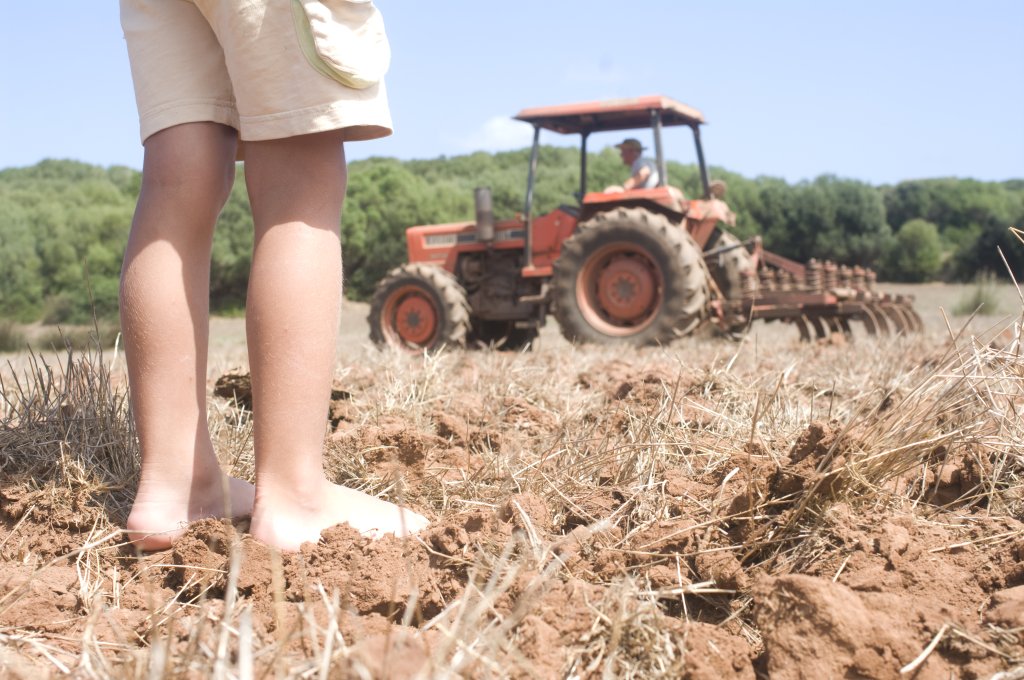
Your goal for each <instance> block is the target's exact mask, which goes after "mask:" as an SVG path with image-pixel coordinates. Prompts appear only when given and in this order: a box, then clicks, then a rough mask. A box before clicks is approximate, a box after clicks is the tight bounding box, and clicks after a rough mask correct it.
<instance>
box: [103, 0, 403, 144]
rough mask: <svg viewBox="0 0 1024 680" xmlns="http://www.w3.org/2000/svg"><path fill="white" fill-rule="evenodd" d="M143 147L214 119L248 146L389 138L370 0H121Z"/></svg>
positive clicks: (381, 57) (378, 33) (383, 64)
mask: <svg viewBox="0 0 1024 680" xmlns="http://www.w3.org/2000/svg"><path fill="white" fill-rule="evenodd" d="M121 26H122V28H123V29H124V36H125V40H126V41H127V43H128V56H129V59H130V61H131V68H132V80H133V81H134V83H135V99H136V102H137V103H138V107H139V122H140V128H141V131H140V132H141V136H142V140H143V141H145V140H146V138H147V137H149V136H150V135H152V134H153V133H155V132H159V131H160V130H164V129H166V128H169V127H171V126H173V125H180V124H182V123H193V122H199V121H212V122H215V123H222V124H224V125H229V126H231V127H233V128H235V129H236V130H238V132H239V137H240V138H241V139H242V140H248V141H261V140H268V139H281V138H284V137H294V136H296V135H304V134H309V133H313V132H324V131H327V130H338V129H344V130H345V132H346V134H345V139H346V140H350V141H354V140H362V139H374V138H377V137H384V136H387V135H389V134H391V114H390V111H389V110H388V102H387V94H386V92H385V89H384V81H383V76H384V72H385V71H386V70H387V67H388V62H389V60H390V50H389V47H388V42H387V36H386V35H385V33H384V25H383V21H382V20H381V18H380V13H379V12H378V11H377V8H376V7H375V6H374V5H373V2H372V1H371V0H322V1H318V0H121Z"/></svg>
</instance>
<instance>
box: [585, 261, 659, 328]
mask: <svg viewBox="0 0 1024 680" xmlns="http://www.w3.org/2000/svg"><path fill="white" fill-rule="evenodd" d="M656 283H657V282H656V279H655V276H654V273H653V272H652V271H651V270H650V268H649V267H648V266H646V265H645V264H644V263H643V262H640V261H638V260H637V258H633V257H627V256H621V257H617V258H615V259H613V260H612V261H611V262H609V263H608V265H607V266H606V267H605V268H604V270H603V271H602V272H601V275H600V277H599V278H598V282H597V297H598V300H599V301H600V303H601V307H603V308H604V310H605V312H606V313H607V314H608V315H610V316H611V317H613V318H616V319H621V320H624V321H629V320H633V319H640V318H643V317H644V316H646V315H647V313H648V312H649V310H650V309H651V307H652V306H653V304H654V302H655V298H656V295H657V293H656V288H657V286H656Z"/></svg>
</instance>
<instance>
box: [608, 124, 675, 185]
mask: <svg viewBox="0 0 1024 680" xmlns="http://www.w3.org/2000/svg"><path fill="white" fill-rule="evenodd" d="M615 148H616V149H618V150H619V156H620V157H621V158H622V163H623V165H628V166H629V174H630V176H629V179H627V180H626V181H625V182H623V183H622V184H621V185H619V184H613V185H612V186H610V187H608V188H606V189H605V190H604V191H605V193H606V194H607V193H617V192H621V191H629V190H630V189H653V188H654V187H656V186H658V180H659V179H660V178H661V176H660V175H659V174H658V165H657V164H656V163H655V162H654V161H653V160H651V159H650V158H645V157H644V156H643V155H642V152H643V150H644V147H643V145H641V144H640V140H638V139H633V138H632V137H630V138H628V139H624V140H623V141H622V143H621V144H616V145H615Z"/></svg>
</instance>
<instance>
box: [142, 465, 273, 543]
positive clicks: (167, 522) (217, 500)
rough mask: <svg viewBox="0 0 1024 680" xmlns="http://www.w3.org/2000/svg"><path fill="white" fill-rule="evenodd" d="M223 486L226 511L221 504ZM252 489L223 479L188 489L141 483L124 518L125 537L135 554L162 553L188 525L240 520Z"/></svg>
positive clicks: (249, 505) (238, 481) (246, 511)
mask: <svg viewBox="0 0 1024 680" xmlns="http://www.w3.org/2000/svg"><path fill="white" fill-rule="evenodd" d="M225 483H226V486H227V491H228V494H229V498H228V499H227V501H228V503H229V504H230V507H229V506H228V505H227V504H225V498H224V489H225ZM254 496H255V489H254V488H253V485H252V484H250V483H249V482H246V481H243V480H241V479H236V478H234V477H228V476H227V475H223V474H222V475H221V476H220V477H214V478H212V479H210V480H207V481H205V482H203V483H199V482H196V483H195V484H194V485H193V487H190V488H185V489H181V488H177V487H176V486H175V485H173V484H170V483H161V482H158V481H151V480H143V481H140V482H139V491H138V493H136V494H135V502H134V504H133V505H132V511H131V513H130V514H129V515H128V522H127V526H126V528H125V534H126V535H127V537H128V540H129V541H131V542H132V543H133V544H134V545H135V547H136V548H138V549H139V550H165V549H167V548H169V547H171V543H172V542H173V541H174V539H176V538H177V537H178V536H181V535H182V534H183V533H184V532H185V528H186V527H187V526H188V524H189V522H194V521H196V520H199V519H204V518H206V517H224V516H226V515H225V512H227V513H228V514H227V516H230V517H231V518H237V517H244V516H245V515H248V514H250V513H251V512H252V504H253V498H254Z"/></svg>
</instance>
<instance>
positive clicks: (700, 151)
mask: <svg viewBox="0 0 1024 680" xmlns="http://www.w3.org/2000/svg"><path fill="white" fill-rule="evenodd" d="M690 127H691V128H693V142H694V144H696V145H697V165H698V166H699V167H700V183H701V185H702V186H703V187H704V199H705V200H708V199H710V198H711V181H710V180H709V179H708V166H707V165H705V164H704V147H702V146H701V144H700V126H699V125H691V126H690Z"/></svg>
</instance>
